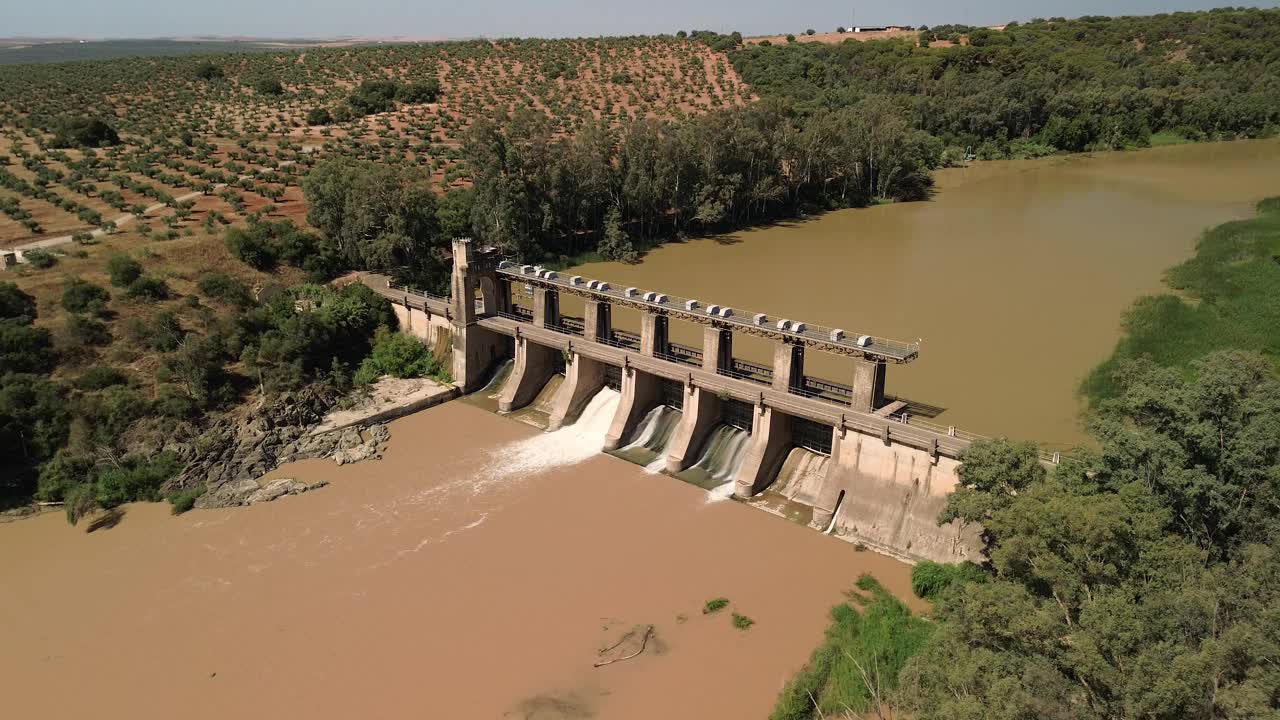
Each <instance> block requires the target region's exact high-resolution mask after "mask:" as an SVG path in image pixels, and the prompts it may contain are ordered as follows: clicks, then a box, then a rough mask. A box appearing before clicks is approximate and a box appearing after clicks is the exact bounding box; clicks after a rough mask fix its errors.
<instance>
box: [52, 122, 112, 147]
mask: <svg viewBox="0 0 1280 720" xmlns="http://www.w3.org/2000/svg"><path fill="white" fill-rule="evenodd" d="M119 143H120V135H119V134H118V133H117V132H116V131H115V128H113V127H111V126H110V125H108V124H107V123H105V122H103V121H102V120H101V119H99V118H72V119H70V120H64V121H63V122H62V123H61V125H59V127H58V130H57V132H56V133H55V134H54V136H53V140H52V141H50V143H49V144H50V145H51V146H52V147H55V148H69V147H95V148H96V147H102V146H104V145H117V144H119Z"/></svg>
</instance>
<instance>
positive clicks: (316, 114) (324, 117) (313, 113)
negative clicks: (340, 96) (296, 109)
mask: <svg viewBox="0 0 1280 720" xmlns="http://www.w3.org/2000/svg"><path fill="white" fill-rule="evenodd" d="M332 122H333V115H332V114H330V113H329V109H328V108H321V107H317V108H311V109H310V110H308V111H307V124H308V125H329V124H330V123H332Z"/></svg>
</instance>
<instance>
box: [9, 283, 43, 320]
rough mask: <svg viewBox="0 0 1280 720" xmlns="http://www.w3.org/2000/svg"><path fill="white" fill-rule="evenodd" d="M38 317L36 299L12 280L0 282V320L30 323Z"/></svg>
mask: <svg viewBox="0 0 1280 720" xmlns="http://www.w3.org/2000/svg"><path fill="white" fill-rule="evenodd" d="M35 319H36V299H35V298H34V297H32V296H31V295H28V294H27V293H25V292H23V291H22V290H21V289H19V288H18V286H17V285H15V284H13V283H11V282H0V320H14V321H17V322H18V323H19V324H22V325H30V324H31V323H33V322H35Z"/></svg>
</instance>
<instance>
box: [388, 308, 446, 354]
mask: <svg viewBox="0 0 1280 720" xmlns="http://www.w3.org/2000/svg"><path fill="white" fill-rule="evenodd" d="M391 311H392V312H393V313H395V316H396V322H397V323H398V324H399V326H400V332H403V333H405V334H407V335H412V336H414V337H416V338H418V339H419V340H421V341H422V342H423V343H425V344H426V345H427V346H428V347H435V344H436V341H437V340H439V335H438V333H439V332H440V331H441V330H445V331H448V332H450V333H452V332H453V323H452V322H450V321H449V319H448V318H446V317H445V316H444V315H438V314H435V313H430V314H428V313H427V312H426V311H425V310H418V309H417V308H410V307H405V306H404V305H400V304H398V303H392V304H391Z"/></svg>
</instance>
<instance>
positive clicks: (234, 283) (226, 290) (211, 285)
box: [196, 272, 253, 307]
mask: <svg viewBox="0 0 1280 720" xmlns="http://www.w3.org/2000/svg"><path fill="white" fill-rule="evenodd" d="M196 288H197V289H198V290H199V291H200V292H201V294H203V295H204V296H205V297H207V298H210V299H213V300H220V301H222V302H225V303H228V304H230V305H235V306H237V307H248V306H250V305H252V304H253V295H252V293H250V292H249V288H248V286H246V285H245V284H244V283H242V282H240V281H239V280H237V279H235V278H233V277H231V276H230V275H227V274H225V273H219V272H215V273H209V274H208V275H205V276H204V277H202V278H200V281H199V282H198V283H196Z"/></svg>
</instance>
